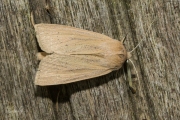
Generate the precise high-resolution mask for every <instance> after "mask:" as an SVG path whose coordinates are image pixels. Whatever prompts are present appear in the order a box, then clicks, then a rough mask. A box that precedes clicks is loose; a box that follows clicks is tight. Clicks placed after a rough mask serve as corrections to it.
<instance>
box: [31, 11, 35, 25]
mask: <svg viewBox="0 0 180 120" xmlns="http://www.w3.org/2000/svg"><path fill="white" fill-rule="evenodd" d="M31 23H32V25H33V27H34V25H35V23H34V16H33V12H31Z"/></svg>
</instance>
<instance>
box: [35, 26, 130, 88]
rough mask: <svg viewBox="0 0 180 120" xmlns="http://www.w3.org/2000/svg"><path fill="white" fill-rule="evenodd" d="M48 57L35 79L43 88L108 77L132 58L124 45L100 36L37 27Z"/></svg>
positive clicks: (82, 31)
mask: <svg viewBox="0 0 180 120" xmlns="http://www.w3.org/2000/svg"><path fill="white" fill-rule="evenodd" d="M34 28H35V31H36V37H37V40H38V43H39V46H40V48H41V49H42V50H43V51H45V52H46V53H47V55H46V56H45V57H44V58H43V59H42V60H41V62H40V64H39V68H38V71H37V73H36V77H35V84H36V85H40V86H46V85H57V84H66V83H71V82H76V81H81V80H85V79H89V78H94V77H98V76H102V75H105V74H108V73H110V72H112V71H114V70H118V69H120V68H121V67H122V65H123V63H124V62H125V61H126V60H127V59H129V58H130V56H131V55H130V53H129V52H127V51H126V49H125V47H124V45H123V43H122V42H121V41H118V40H114V39H112V38H110V37H108V36H105V35H102V34H100V33H96V32H92V31H88V30H83V29H79V28H75V27H70V26H65V25H58V24H35V25H34Z"/></svg>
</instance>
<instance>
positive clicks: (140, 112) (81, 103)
mask: <svg viewBox="0 0 180 120" xmlns="http://www.w3.org/2000/svg"><path fill="white" fill-rule="evenodd" d="M0 3H1V4H0V9H1V10H0V18H1V19H0V39H1V40H0V52H1V53H0V63H1V64H0V85H1V87H0V92H1V94H0V119H27V120H28V119H33V120H34V119H45V120H46V119H48V120H55V119H68V120H74V119H85V120H86V119H87V120H92V119H112V120H114V119H118V120H119V119H120V120H133V119H137V120H142V119H147V120H154V119H155V120H156V119H157V120H164V119H173V120H177V119H179V118H180V115H179V107H180V103H179V97H180V94H179V84H180V82H179V81H180V77H179V74H180V73H179V71H180V67H179V66H180V65H179V63H180V50H179V45H180V44H179V43H180V36H179V31H180V15H179V11H180V7H179V2H178V1H167V0H165V1H161V0H146V1H140V0H135V1H122V0H121V1H119V0H88V1H84V0H51V1H49V0H46V2H45V1H44V0H34V1H27V0H21V1H17V2H15V1H6V0H0ZM31 11H33V13H34V18H35V22H36V23H54V24H62V25H69V26H73V27H77V28H82V29H87V30H91V31H94V32H98V33H102V34H105V35H107V36H109V37H111V38H114V39H117V40H122V39H123V38H124V36H125V35H126V34H127V40H126V41H125V46H126V49H127V50H129V51H130V50H132V48H134V46H135V45H137V44H138V42H140V41H141V40H142V39H143V42H142V43H141V44H140V46H139V47H138V49H137V50H136V51H137V53H136V52H134V54H133V59H132V60H133V61H134V63H135V65H136V67H137V69H138V73H139V76H140V80H137V79H134V82H133V83H134V86H135V87H136V89H137V93H136V94H135V95H132V94H131V92H130V91H129V88H128V84H127V80H126V78H125V75H124V70H123V69H121V70H119V71H115V72H112V73H110V74H108V75H106V76H103V77H98V78H96V79H91V80H87V81H81V82H76V83H71V84H67V85H58V86H49V87H37V86H35V85H34V83H33V81H34V78H35V73H36V70H37V67H38V60H37V58H36V56H35V55H36V53H37V52H38V51H40V49H39V46H38V44H37V42H36V38H35V32H34V28H33V26H32V24H31V21H30V12H31ZM151 24H152V25H151ZM149 26H150V27H149ZM132 71H133V72H134V70H132ZM58 93H59V98H58V104H57V102H56V101H57V95H58ZM57 106H58V108H57Z"/></svg>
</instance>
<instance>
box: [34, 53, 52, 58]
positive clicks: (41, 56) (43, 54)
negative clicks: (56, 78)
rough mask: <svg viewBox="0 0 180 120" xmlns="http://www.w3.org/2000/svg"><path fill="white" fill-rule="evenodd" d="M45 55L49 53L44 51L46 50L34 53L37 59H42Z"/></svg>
mask: <svg viewBox="0 0 180 120" xmlns="http://www.w3.org/2000/svg"><path fill="white" fill-rule="evenodd" d="M47 55H49V53H46V52H38V53H37V54H36V57H37V59H38V60H42V59H43V58H44V57H46V56H47Z"/></svg>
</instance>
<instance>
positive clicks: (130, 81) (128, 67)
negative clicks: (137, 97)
mask: <svg viewBox="0 0 180 120" xmlns="http://www.w3.org/2000/svg"><path fill="white" fill-rule="evenodd" d="M127 74H128V82H129V89H130V90H131V92H132V93H133V94H135V93H136V90H135V88H134V87H133V85H132V75H131V70H130V66H129V64H128V61H127Z"/></svg>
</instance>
